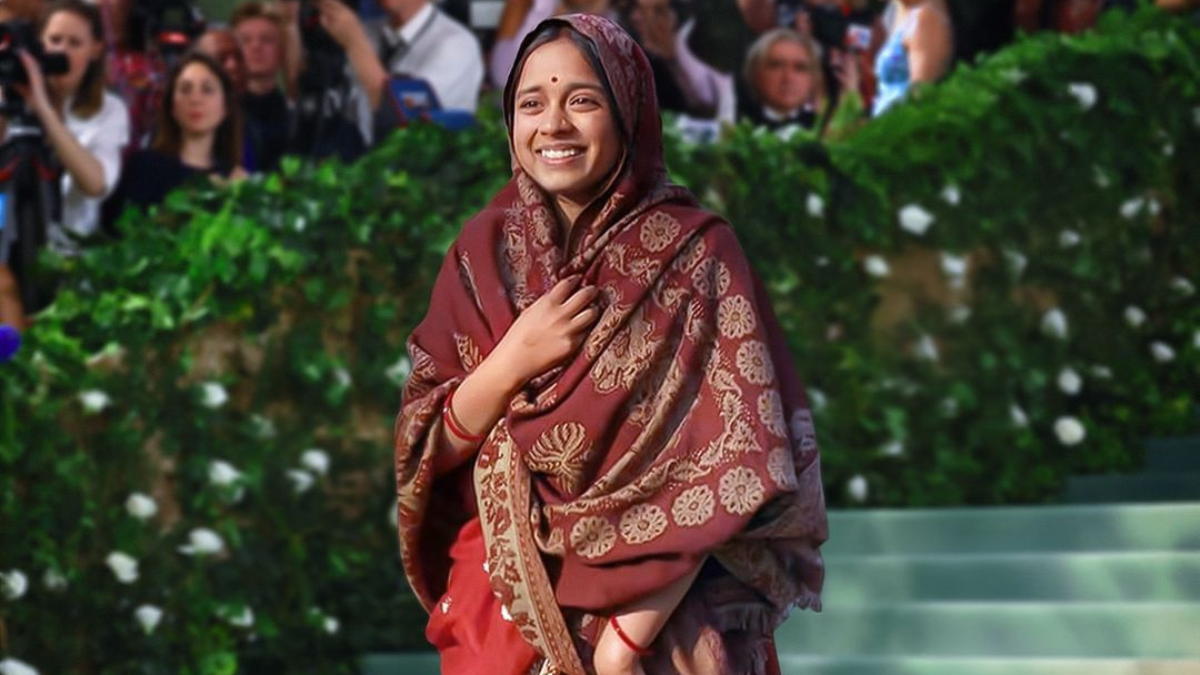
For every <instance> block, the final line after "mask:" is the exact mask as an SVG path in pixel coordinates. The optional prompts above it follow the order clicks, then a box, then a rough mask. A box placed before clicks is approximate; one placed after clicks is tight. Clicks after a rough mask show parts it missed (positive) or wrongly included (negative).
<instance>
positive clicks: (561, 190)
mask: <svg viewBox="0 0 1200 675" xmlns="http://www.w3.org/2000/svg"><path fill="white" fill-rule="evenodd" d="M513 106H514V107H515V110H514V111H513V130H512V136H513V148H514V152H515V154H516V156H517V163H518V164H519V165H520V166H521V168H522V169H524V170H525V172H526V173H527V174H529V176H530V177H531V178H533V180H534V181H535V182H536V183H537V184H538V185H539V186H541V188H542V189H543V190H545V191H546V192H547V193H548V194H549V195H550V196H552V197H554V198H555V199H556V200H557V202H558V204H559V206H560V207H561V208H562V209H563V211H564V213H566V214H567V215H568V217H570V218H571V219H572V220H573V219H574V217H575V216H577V215H578V214H579V211H582V210H583V208H585V207H586V206H587V205H588V204H589V203H591V201H592V200H594V199H595V198H596V197H598V196H599V195H600V193H601V192H602V191H603V190H604V188H605V186H606V184H607V182H608V178H609V176H610V175H611V174H612V172H613V171H614V169H615V168H616V165H617V162H618V161H619V160H620V157H621V149H622V148H621V145H622V143H621V136H620V134H619V133H618V131H617V126H616V121H615V117H614V111H613V109H612V104H611V103H610V102H609V100H608V97H607V96H605V94H604V86H603V85H602V84H601V82H600V78H599V77H598V76H597V75H596V73H595V72H593V71H592V67H591V66H590V65H588V62H587V60H586V59H585V58H584V56H583V54H582V53H581V52H580V51H579V48H577V47H576V46H575V45H574V44H573V43H572V42H571V41H570V39H568V38H566V37H560V38H558V39H556V40H554V41H552V42H547V43H546V44H544V45H542V46H540V47H538V48H537V49H535V50H534V51H533V53H531V54H530V55H529V57H528V58H527V59H526V60H525V66H524V68H523V69H522V70H521V77H520V79H519V80H518V82H517V91H516V96H515V99H514V101H513Z"/></svg>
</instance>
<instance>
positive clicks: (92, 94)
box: [38, 0, 108, 119]
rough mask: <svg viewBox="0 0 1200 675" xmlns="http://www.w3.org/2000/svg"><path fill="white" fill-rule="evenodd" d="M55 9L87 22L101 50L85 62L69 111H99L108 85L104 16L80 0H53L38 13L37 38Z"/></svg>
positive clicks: (83, 113) (83, 114)
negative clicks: (88, 61)
mask: <svg viewBox="0 0 1200 675" xmlns="http://www.w3.org/2000/svg"><path fill="white" fill-rule="evenodd" d="M59 12H70V13H71V14H74V15H75V16H78V17H79V18H81V19H83V20H84V21H86V22H87V24H88V26H89V27H90V28H91V32H92V39H93V40H95V41H97V42H99V43H100V44H101V45H102V46H103V49H102V50H101V51H100V56H98V57H96V58H94V59H92V60H91V62H90V63H88V66H87V70H86V71H84V73H83V79H82V80H80V81H79V91H77V92H76V94H75V96H74V98H73V99H72V101H71V112H73V113H75V114H76V115H78V116H79V117H82V118H84V119H87V118H89V117H91V116H92V115H95V114H96V113H98V112H100V108H101V107H102V106H103V105H104V87H105V86H106V85H107V84H108V70H107V67H106V65H105V61H106V59H105V52H106V51H107V49H108V42H107V40H105V37H104V19H103V17H101V16H100V8H99V7H98V6H97V5H93V4H91V3H90V2H85V1H84V0H57V2H55V3H53V4H51V5H50V6H49V7H47V8H46V10H45V11H44V12H42V21H41V25H39V26H38V37H39V38H41V36H42V34H43V33H45V32H46V25H47V24H49V23H50V19H51V18H53V16H54V15H55V14H58V13H59Z"/></svg>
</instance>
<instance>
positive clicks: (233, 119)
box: [151, 51, 242, 170]
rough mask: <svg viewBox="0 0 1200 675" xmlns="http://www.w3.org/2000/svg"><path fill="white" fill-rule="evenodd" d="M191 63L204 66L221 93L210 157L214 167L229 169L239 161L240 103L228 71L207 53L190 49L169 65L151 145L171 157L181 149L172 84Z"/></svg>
mask: <svg viewBox="0 0 1200 675" xmlns="http://www.w3.org/2000/svg"><path fill="white" fill-rule="evenodd" d="M193 63H198V64H200V65H202V66H204V67H205V68H207V69H208V70H209V71H210V72H212V74H213V75H215V76H216V78H217V82H220V83H221V93H222V94H223V95H224V97H225V117H224V118H223V119H222V120H221V124H219V125H218V126H217V137H216V139H214V141H213V159H214V160H215V164H216V165H217V166H216V167H215V168H220V169H223V170H231V169H233V168H234V167H236V166H238V165H239V164H241V163H242V118H241V107H240V106H239V105H238V100H237V93H236V92H234V90H233V82H231V81H230V80H229V75H227V74H226V73H225V70H224V69H223V68H221V65H220V64H219V63H217V62H216V60H215V59H213V58H212V57H211V56H209V55H208V54H204V53H203V52H197V51H192V52H188V53H187V54H185V55H184V56H183V57H182V58H180V59H179V63H177V64H175V67H174V68H172V69H171V73H170V75H168V76H167V86H166V89H165V90H164V91H163V99H162V104H161V105H160V106H159V109H158V131H157V132H156V133H155V134H154V143H153V144H152V145H151V147H152V148H153V149H154V150H157V151H158V152H161V153H163V154H165V155H170V156H172V157H178V156H179V153H180V151H181V150H182V149H183V128H182V127H180V126H179V120H177V119H175V86H176V85H177V84H178V83H179V77H180V76H181V75H182V74H183V71H184V69H185V68H187V67H188V66H190V65H192V64H193Z"/></svg>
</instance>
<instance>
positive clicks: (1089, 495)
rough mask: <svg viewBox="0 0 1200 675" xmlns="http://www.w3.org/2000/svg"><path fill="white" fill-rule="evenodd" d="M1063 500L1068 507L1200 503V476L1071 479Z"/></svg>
mask: <svg viewBox="0 0 1200 675" xmlns="http://www.w3.org/2000/svg"><path fill="white" fill-rule="evenodd" d="M1062 500H1063V501H1064V502H1066V503H1068V504H1112V503H1130V502H1134V503H1146V502H1182V501H1188V500H1200V472H1188V473H1138V474H1118V475H1105V476H1071V477H1070V478H1068V479H1067V485H1066V488H1065V489H1064V490H1063V497H1062Z"/></svg>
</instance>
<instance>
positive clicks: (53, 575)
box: [42, 567, 67, 593]
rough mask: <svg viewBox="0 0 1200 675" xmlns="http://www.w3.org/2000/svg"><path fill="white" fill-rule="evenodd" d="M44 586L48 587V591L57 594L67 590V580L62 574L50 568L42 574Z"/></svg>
mask: <svg viewBox="0 0 1200 675" xmlns="http://www.w3.org/2000/svg"><path fill="white" fill-rule="evenodd" d="M42 585H43V586H45V587H46V590H48V591H54V592H56V593H57V592H58V591H62V590H65V589H66V588H67V578H66V577H64V576H63V573H62V572H59V571H58V570H56V569H54V568H53V567H48V568H46V571H45V572H44V573H43V574H42Z"/></svg>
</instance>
